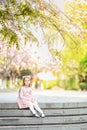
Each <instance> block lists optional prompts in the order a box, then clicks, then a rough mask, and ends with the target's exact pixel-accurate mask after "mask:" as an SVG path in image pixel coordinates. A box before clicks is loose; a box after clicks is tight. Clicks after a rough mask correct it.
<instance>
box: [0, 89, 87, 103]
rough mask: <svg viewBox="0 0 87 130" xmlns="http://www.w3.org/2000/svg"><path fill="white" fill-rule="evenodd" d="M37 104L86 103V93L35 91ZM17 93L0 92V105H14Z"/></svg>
mask: <svg viewBox="0 0 87 130" xmlns="http://www.w3.org/2000/svg"><path fill="white" fill-rule="evenodd" d="M34 93H35V97H36V98H37V100H38V102H59V103H60V102H61V103H62V102H87V92H86V91H85V92H83V91H81V92H78V91H64V90H35V91H34ZM17 97H18V92H0V103H10V102H12V103H14V102H16V101H17Z"/></svg>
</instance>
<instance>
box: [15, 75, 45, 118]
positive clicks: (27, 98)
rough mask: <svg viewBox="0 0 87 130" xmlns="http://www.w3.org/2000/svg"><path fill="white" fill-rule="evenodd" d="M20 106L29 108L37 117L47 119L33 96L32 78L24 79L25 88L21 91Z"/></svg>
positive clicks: (25, 77)
mask: <svg viewBox="0 0 87 130" xmlns="http://www.w3.org/2000/svg"><path fill="white" fill-rule="evenodd" d="M18 106H19V108H29V109H30V111H31V112H32V114H33V116H35V117H40V116H41V117H45V115H44V113H43V111H42V110H41V109H40V107H39V105H38V103H37V101H36V99H35V98H34V96H33V91H32V88H31V76H24V77H23V86H22V87H21V88H20V89H19V96H18ZM37 112H38V113H39V114H40V115H39V114H38V113H37Z"/></svg>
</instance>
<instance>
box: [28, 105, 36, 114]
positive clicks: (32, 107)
mask: <svg viewBox="0 0 87 130" xmlns="http://www.w3.org/2000/svg"><path fill="white" fill-rule="evenodd" d="M29 108H30V111H31V112H32V113H33V114H35V113H36V111H35V109H34V106H33V104H29Z"/></svg>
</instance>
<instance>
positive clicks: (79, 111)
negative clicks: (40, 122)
mask: <svg viewBox="0 0 87 130" xmlns="http://www.w3.org/2000/svg"><path fill="white" fill-rule="evenodd" d="M43 111H44V113H45V115H46V116H63V115H64V116H65V115H87V108H84V109H83V108H72V109H71V108H70V109H69V108H68V109H62V108H59V109H52V108H51V109H50V110H49V108H47V109H43ZM14 116H16V117H20V116H21V117H22V116H32V114H31V112H30V110H29V109H24V110H23V109H21V110H20V109H7V110H6V109H5V110H0V117H14Z"/></svg>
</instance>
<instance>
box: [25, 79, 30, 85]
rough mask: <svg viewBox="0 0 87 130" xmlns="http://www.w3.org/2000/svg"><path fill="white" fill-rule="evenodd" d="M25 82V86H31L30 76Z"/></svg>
mask: <svg viewBox="0 0 87 130" xmlns="http://www.w3.org/2000/svg"><path fill="white" fill-rule="evenodd" d="M24 84H25V86H29V84H30V79H29V78H25V80H24Z"/></svg>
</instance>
